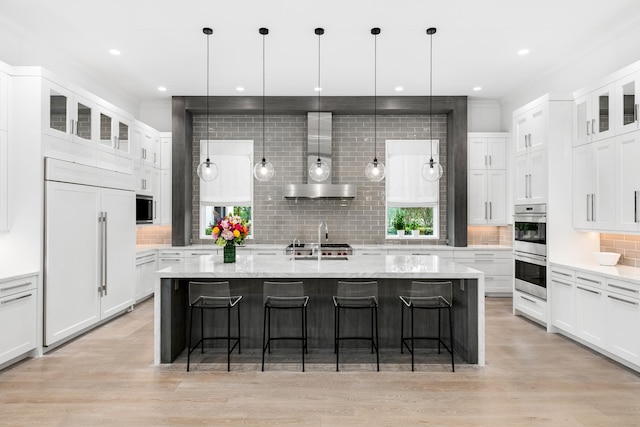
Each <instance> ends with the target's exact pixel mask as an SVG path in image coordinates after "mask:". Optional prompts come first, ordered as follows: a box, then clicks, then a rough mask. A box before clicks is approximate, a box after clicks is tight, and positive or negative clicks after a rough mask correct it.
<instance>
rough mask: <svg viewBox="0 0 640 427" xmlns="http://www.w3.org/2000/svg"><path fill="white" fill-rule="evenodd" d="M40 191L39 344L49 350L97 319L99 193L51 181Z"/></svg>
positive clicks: (91, 188) (98, 299)
mask: <svg viewBox="0 0 640 427" xmlns="http://www.w3.org/2000/svg"><path fill="white" fill-rule="evenodd" d="M45 187H46V188H45V190H46V192H45V196H46V197H45V200H46V201H45V207H46V212H47V215H46V216H45V254H46V256H45V271H46V276H45V281H44V292H45V293H44V301H45V308H44V313H45V322H44V324H45V330H44V332H45V335H44V343H45V345H50V344H53V343H55V342H58V341H60V340H62V339H64V338H66V337H69V336H71V335H73V334H74V333H76V332H79V331H81V330H83V329H85V328H87V327H89V326H91V325H92V324H94V323H96V322H98V321H99V320H100V295H99V292H98V286H99V264H98V261H99V259H100V254H99V252H98V251H99V242H100V241H99V236H100V235H99V230H100V228H99V223H98V213H99V211H100V190H99V189H98V188H96V187H90V186H84V185H75V184H67V183H61V182H52V181H47V182H46V186H45ZM132 222H133V221H132Z"/></svg>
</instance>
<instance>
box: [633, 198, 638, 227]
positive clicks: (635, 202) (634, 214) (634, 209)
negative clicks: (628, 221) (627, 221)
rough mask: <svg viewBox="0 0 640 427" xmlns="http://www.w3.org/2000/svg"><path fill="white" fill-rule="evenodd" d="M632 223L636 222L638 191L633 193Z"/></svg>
mask: <svg viewBox="0 0 640 427" xmlns="http://www.w3.org/2000/svg"><path fill="white" fill-rule="evenodd" d="M633 222H638V191H634V192H633Z"/></svg>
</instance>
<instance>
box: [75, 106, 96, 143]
mask: <svg viewBox="0 0 640 427" xmlns="http://www.w3.org/2000/svg"><path fill="white" fill-rule="evenodd" d="M73 108H74V111H73V113H74V116H75V119H72V121H71V127H72V129H71V132H72V134H73V140H74V142H79V143H82V144H93V141H94V139H95V137H96V136H95V132H96V129H97V126H96V125H95V123H96V115H97V113H96V110H95V108H94V105H93V104H92V103H91V102H89V101H88V100H86V99H82V98H79V97H76V98H75V99H74V101H73Z"/></svg>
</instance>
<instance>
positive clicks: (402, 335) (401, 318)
mask: <svg viewBox="0 0 640 427" xmlns="http://www.w3.org/2000/svg"><path fill="white" fill-rule="evenodd" d="M400 354H404V303H403V302H402V301H400Z"/></svg>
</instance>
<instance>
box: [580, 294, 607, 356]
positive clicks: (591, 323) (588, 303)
mask: <svg viewBox="0 0 640 427" xmlns="http://www.w3.org/2000/svg"><path fill="white" fill-rule="evenodd" d="M575 295H576V306H575V309H576V336H577V337H578V338H581V339H583V340H585V341H587V342H589V343H591V344H593V345H595V346H598V347H600V348H605V345H606V339H605V337H606V335H605V334H606V327H605V322H606V306H605V300H604V294H603V291H601V290H600V289H596V288H592V287H590V286H585V285H577V286H576V293H575Z"/></svg>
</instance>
